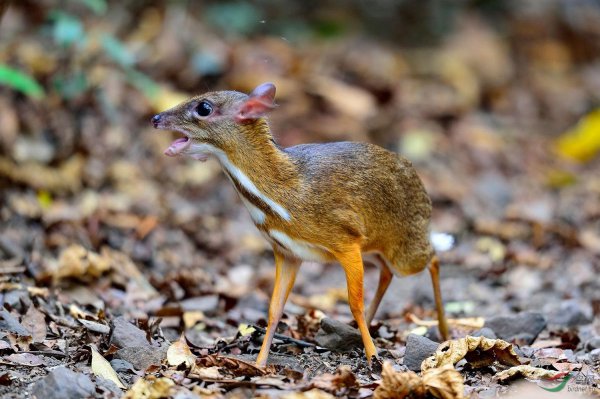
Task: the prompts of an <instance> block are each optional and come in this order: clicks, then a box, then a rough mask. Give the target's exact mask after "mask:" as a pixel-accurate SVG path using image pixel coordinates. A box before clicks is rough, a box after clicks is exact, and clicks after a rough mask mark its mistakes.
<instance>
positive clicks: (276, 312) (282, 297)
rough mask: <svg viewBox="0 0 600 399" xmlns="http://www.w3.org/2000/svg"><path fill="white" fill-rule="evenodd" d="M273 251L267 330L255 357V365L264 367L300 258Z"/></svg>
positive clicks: (274, 249)
mask: <svg viewBox="0 0 600 399" xmlns="http://www.w3.org/2000/svg"><path fill="white" fill-rule="evenodd" d="M273 252H274V253H275V268H276V269H275V285H274V287H273V295H272V296H271V303H270V305H269V323H268V325H267V331H266V333H265V337H264V339H263V343H262V346H261V348H260V352H259V354H258V357H257V358H256V365H257V366H259V367H264V366H266V365H267V357H269V349H270V348H271V342H273V335H274V334H275V330H276V329H277V325H278V324H279V320H280V319H281V315H282V314H283V307H284V306H285V302H286V301H287V298H288V295H289V294H290V291H291V290H292V286H293V285H294V281H295V280H296V274H297V273H298V268H299V267H300V263H302V261H301V260H299V259H296V258H291V257H285V256H284V255H283V254H281V253H280V252H279V251H278V250H277V249H276V248H273Z"/></svg>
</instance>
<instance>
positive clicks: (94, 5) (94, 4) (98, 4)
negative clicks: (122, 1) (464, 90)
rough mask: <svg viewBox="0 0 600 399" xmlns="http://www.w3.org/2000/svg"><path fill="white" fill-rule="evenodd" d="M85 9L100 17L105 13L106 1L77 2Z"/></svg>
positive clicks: (83, 0)
mask: <svg viewBox="0 0 600 399" xmlns="http://www.w3.org/2000/svg"><path fill="white" fill-rule="evenodd" d="M79 1H80V2H81V3H82V4H84V5H85V6H86V7H87V8H89V9H90V10H92V11H93V12H94V13H95V14H98V15H101V14H104V13H106V8H107V7H106V1H105V0H79Z"/></svg>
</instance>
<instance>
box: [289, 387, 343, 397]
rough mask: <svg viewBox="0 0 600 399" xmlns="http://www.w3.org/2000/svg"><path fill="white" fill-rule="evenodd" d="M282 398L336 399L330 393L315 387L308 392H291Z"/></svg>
mask: <svg viewBox="0 0 600 399" xmlns="http://www.w3.org/2000/svg"><path fill="white" fill-rule="evenodd" d="M281 398H282V399H335V396H333V395H332V394H330V393H327V392H325V391H321V390H320V389H316V388H313V389H311V390H310V391H306V392H290V393H286V394H285V395H282V396H281Z"/></svg>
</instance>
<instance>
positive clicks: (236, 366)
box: [197, 355, 273, 377]
mask: <svg viewBox="0 0 600 399" xmlns="http://www.w3.org/2000/svg"><path fill="white" fill-rule="evenodd" d="M197 364H198V365H199V366H201V367H213V366H215V367H219V368H220V370H221V373H223V374H225V373H227V374H228V375H230V376H234V377H239V376H245V377H255V376H258V375H265V374H268V373H269V372H271V371H273V368H272V367H269V366H267V367H265V368H264V369H261V368H260V367H257V366H256V364H254V363H250V362H246V361H243V360H241V359H237V358H234V357H227V356H219V355H207V356H203V357H200V358H198V361H197Z"/></svg>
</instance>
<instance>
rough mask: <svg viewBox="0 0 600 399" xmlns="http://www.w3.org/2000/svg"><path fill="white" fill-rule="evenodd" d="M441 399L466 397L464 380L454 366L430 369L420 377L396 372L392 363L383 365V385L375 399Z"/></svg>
mask: <svg viewBox="0 0 600 399" xmlns="http://www.w3.org/2000/svg"><path fill="white" fill-rule="evenodd" d="M428 395H433V396H435V397H436V398H440V399H460V398H463V397H464V384H463V378H462V376H461V375H460V373H459V372H458V371H456V370H455V369H454V368H453V367H452V366H449V365H448V366H445V367H441V368H435V369H430V370H427V371H424V372H423V375H422V376H421V377H419V375H417V373H415V372H413V371H406V372H396V371H394V368H393V366H392V364H391V363H389V362H385V363H384V364H383V372H382V373H381V384H380V385H379V387H377V389H376V390H375V392H374V394H373V398H374V399H402V398H406V397H411V398H426V397H427V396H428Z"/></svg>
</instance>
